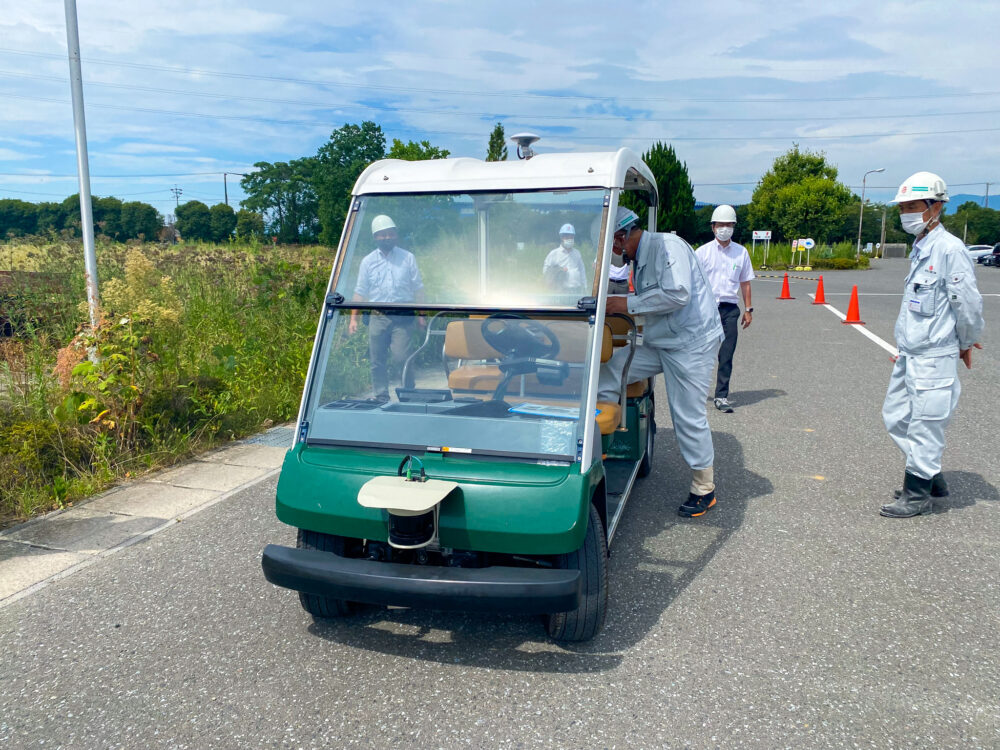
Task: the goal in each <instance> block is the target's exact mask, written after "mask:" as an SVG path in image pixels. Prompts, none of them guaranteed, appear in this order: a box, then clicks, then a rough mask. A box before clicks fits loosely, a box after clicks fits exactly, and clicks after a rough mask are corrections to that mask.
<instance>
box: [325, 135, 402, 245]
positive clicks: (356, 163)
mask: <svg viewBox="0 0 1000 750" xmlns="http://www.w3.org/2000/svg"><path fill="white" fill-rule="evenodd" d="M384 157H385V135H384V134H383V133H382V128H380V127H379V126H378V125H376V124H375V123H374V122H371V121H370V120H366V121H365V122H363V123H361V124H360V125H353V124H345V125H344V126H343V127H341V128H338V129H337V130H334V131H333V132H332V133H331V134H330V139H329V140H328V141H327V142H326V143H324V144H323V145H322V146H320V149H319V151H317V153H316V167H315V171H314V173H313V185H314V186H315V189H316V194H317V196H318V198H319V224H320V241H321V242H323V243H324V244H327V245H334V244H336V243H337V241H338V240H339V239H340V232H341V228H342V227H343V225H344V219H345V218H346V216H347V209H348V207H349V206H350V202H351V190H352V188H353V187H354V183H355V182H356V181H357V179H358V177H359V176H360V174H361V173H362V172H363V171H364V169H365V167H367V166H368V165H369V164H371V163H372V162H373V161H377V160H378V159H382V158H384Z"/></svg>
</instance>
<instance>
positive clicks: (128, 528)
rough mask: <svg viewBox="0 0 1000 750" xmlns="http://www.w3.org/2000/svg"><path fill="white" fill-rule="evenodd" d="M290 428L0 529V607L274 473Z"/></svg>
mask: <svg viewBox="0 0 1000 750" xmlns="http://www.w3.org/2000/svg"><path fill="white" fill-rule="evenodd" d="M292 435H293V430H292V427H291V425H282V426H279V427H274V428H272V429H270V430H268V431H267V432H264V433H261V434H259V435H255V436H253V437H251V438H249V439H247V440H242V441H238V442H236V443H232V444H230V445H228V446H226V447H223V448H221V449H219V450H216V451H212V452H211V453H206V454H204V455H202V456H199V457H198V458H196V459H194V460H193V461H190V462H188V463H186V464H181V465H179V466H174V467H171V468H170V469H167V470H165V471H161V472H158V473H157V474H154V475H152V476H149V477H144V478H143V479H141V480H137V481H135V482H130V483H128V484H124V485H120V486H118V487H114V488H112V489H111V490H108V491H107V492H104V493H101V494H100V495H95V496H94V497H92V498H89V499H87V500H85V501H83V502H81V503H80V504H78V505H75V506H73V507H72V508H67V509H65V510H57V511H53V512H52V513H48V514H46V515H44V516H40V517H38V518H34V519H32V520H30V521H27V522H25V523H23V524H20V525H19V526H12V527H11V528H9V529H5V530H4V531H3V532H0V608H3V607H5V606H7V605H8V604H12V603H14V602H15V601H18V600H20V599H23V598H24V597H26V596H30V595H31V594H33V593H35V592H36V591H39V590H41V589H42V588H44V587H46V586H48V585H49V584H50V583H52V582H53V581H57V580H59V579H61V578H65V577H67V576H70V575H72V574H74V573H76V572H77V571H80V570H83V569H84V568H87V567H90V566H91V565H93V564H94V563H96V562H97V561H98V560H100V559H102V558H104V557H107V556H109V555H113V554H115V553H117V552H118V551H120V550H123V549H125V548H127V547H131V546H132V545H133V544H135V543H137V542H140V541H143V540H145V539H148V538H149V537H151V536H153V535H154V534H158V533H160V532H161V531H164V530H165V529H168V528H170V527H172V526H175V525H176V524H178V523H179V522H181V521H183V520H185V519H187V518H190V517H191V516H193V515H195V514H197V513H200V512H201V511H203V510H205V509H206V508H210V507H212V506H213V505H215V504H217V503H220V502H222V501H223V500H226V499H228V498H230V497H232V496H233V495H235V494H237V493H238V492H241V491H242V490H244V489H246V488H248V487H252V486H253V485H255V484H258V483H259V482H263V481H265V480H267V479H270V478H271V477H273V476H274V475H275V474H277V473H278V471H279V469H280V467H281V462H282V460H283V459H284V455H285V451H286V450H287V449H288V448H289V447H290V446H291V442H292Z"/></svg>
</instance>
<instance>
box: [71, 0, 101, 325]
mask: <svg viewBox="0 0 1000 750" xmlns="http://www.w3.org/2000/svg"><path fill="white" fill-rule="evenodd" d="M65 4H66V44H67V47H68V48H69V82H70V89H71V91H72V93H73V129H74V130H75V131H76V169H77V173H78V175H79V179H80V231H81V232H82V234H83V258H84V269H85V272H86V281H87V305H88V307H89V308H90V325H91V327H94V328H96V327H97V308H98V305H99V304H100V297H99V296H98V292H97V254H96V253H95V252H94V213H93V207H92V205H91V202H90V162H89V160H88V158H87V121H86V119H85V117H84V112H83V70H82V68H81V67H80V29H79V27H78V26H77V22H76V0H65Z"/></svg>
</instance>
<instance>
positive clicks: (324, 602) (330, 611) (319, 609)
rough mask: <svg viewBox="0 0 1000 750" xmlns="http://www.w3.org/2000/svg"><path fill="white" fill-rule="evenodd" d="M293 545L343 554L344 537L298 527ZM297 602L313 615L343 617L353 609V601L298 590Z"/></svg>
mask: <svg viewBox="0 0 1000 750" xmlns="http://www.w3.org/2000/svg"><path fill="white" fill-rule="evenodd" d="M295 546H296V547H298V548H299V549H315V550H319V551H320V552H329V553H330V554H333V555H339V556H341V557H343V555H344V538H343V537H341V536H334V535H333V534H323V533H320V532H318V531H307V530H306V529H299V535H298V537H297V538H296V540H295ZM299 603H300V604H302V609H304V610H305V611H306V612H308V613H309V614H311V615H312V616H313V617H323V618H332V617H343V616H344V615H349V614H351V612H353V611H354V607H355V606H356V605H355V604H354V602H347V601H344V600H343V599H334V598H332V597H329V596H321V595H319V594H307V593H305V592H304V591H300V592H299Z"/></svg>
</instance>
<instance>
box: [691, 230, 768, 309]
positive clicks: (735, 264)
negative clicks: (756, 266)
mask: <svg viewBox="0 0 1000 750" xmlns="http://www.w3.org/2000/svg"><path fill="white" fill-rule="evenodd" d="M695 255H697V256H698V260H699V261H700V262H701V267H702V268H704V269H705V275H706V276H707V277H708V283H709V284H710V285H711V287H712V291H713V292H714V293H715V301H716V303H722V302H729V303H732V304H734V305H735V304H739V301H740V298H739V293H740V284H741V283H743V282H746V281H753V280H754V279H755V278H757V277H756V276H755V275H754V272H753V264H752V263H751V262H750V254H749V253H748V252H747V249H746V248H745V247H743V245H738V244H736V243H735V242H730V243H729V245H728V246H727V247H722V245H720V244H719V241H718V240H712V241H711V242H709V243H707V244H704V245H702V246H701V247H699V248H698V249H697V250H695Z"/></svg>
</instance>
